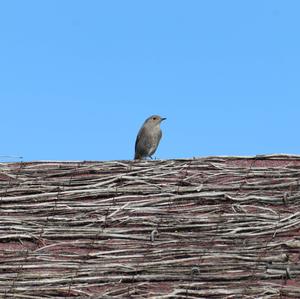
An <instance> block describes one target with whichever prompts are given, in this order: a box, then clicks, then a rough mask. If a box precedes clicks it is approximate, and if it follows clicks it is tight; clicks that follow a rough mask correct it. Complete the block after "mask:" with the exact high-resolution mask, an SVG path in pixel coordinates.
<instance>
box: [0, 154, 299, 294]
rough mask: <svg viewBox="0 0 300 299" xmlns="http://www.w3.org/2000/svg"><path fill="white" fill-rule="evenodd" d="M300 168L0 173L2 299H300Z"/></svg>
mask: <svg viewBox="0 0 300 299" xmlns="http://www.w3.org/2000/svg"><path fill="white" fill-rule="evenodd" d="M299 180H300V156H283V155H278V156H261V157H252V158H250V157H248V158H242V157H207V158H201V159H186V160H164V161H140V162H135V161H109V162H32V163H0V196H1V197H0V205H1V206H0V297H1V298H4V297H5V298H49V297H51V298H52V297H55V298H71V297H75V296H81V297H82V298H84V297H89V296H90V297H93V296H94V298H300V185H299Z"/></svg>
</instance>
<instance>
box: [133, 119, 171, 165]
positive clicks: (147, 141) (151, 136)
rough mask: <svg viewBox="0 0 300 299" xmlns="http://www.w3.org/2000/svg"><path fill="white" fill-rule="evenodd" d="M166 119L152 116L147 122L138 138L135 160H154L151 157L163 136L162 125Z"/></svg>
mask: <svg viewBox="0 0 300 299" xmlns="http://www.w3.org/2000/svg"><path fill="white" fill-rule="evenodd" d="M165 119H166V118H164V117H160V116H159V115H152V116H150V117H148V118H147V119H146V120H145V122H144V124H143V126H142V127H141V128H140V130H139V133H138V135H137V137H136V141H135V155H134V159H143V158H147V157H150V158H151V159H152V157H151V156H152V155H153V154H154V153H155V151H156V149H157V147H158V144H159V141H160V139H161V136H162V133H161V129H160V123H161V122H162V121H163V120H165Z"/></svg>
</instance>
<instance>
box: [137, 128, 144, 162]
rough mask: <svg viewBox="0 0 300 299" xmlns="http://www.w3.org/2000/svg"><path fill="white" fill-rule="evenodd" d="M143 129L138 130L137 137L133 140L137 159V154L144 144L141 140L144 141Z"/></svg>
mask: <svg viewBox="0 0 300 299" xmlns="http://www.w3.org/2000/svg"><path fill="white" fill-rule="evenodd" d="M145 130H146V129H145V127H144V126H143V127H142V128H141V129H140V130H139V132H138V134H137V136H136V140H135V156H136V157H137V153H139V152H141V150H142V149H141V147H142V146H143V144H144V140H143V139H145V133H144V132H145Z"/></svg>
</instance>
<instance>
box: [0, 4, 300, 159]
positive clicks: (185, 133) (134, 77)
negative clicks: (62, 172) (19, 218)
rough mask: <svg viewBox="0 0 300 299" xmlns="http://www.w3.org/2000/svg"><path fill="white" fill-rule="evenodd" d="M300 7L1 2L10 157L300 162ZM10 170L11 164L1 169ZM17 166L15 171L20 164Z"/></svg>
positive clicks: (0, 72) (1, 72) (1, 71)
mask: <svg viewBox="0 0 300 299" xmlns="http://www.w3.org/2000/svg"><path fill="white" fill-rule="evenodd" d="M299 11H300V1H296V0H295V1H292V0H289V1H276V0H270V1H266V0H265V1H264V0H252V1H240V0H236V1H232V0H227V1H224V0H219V1H217V0H212V1H196V0H195V1H190V0H189V1H174V0H172V1H171V0H166V1H130V0H128V1H121V0H120V1H92V0H89V1H74V0H64V1H61V0H59V1H55V0H47V1H32V0H27V1H21V0H19V1H15V0H10V1H1V3H0V37H1V40H0V104H1V106H0V107H1V118H0V125H1V139H0V140H1V141H0V142H1V143H0V145H1V147H0V156H1V155H2V156H3V155H17V156H22V157H23V160H25V161H28V160H115V159H132V157H133V151H134V142H135V138H136V134H137V132H138V130H139V128H140V126H141V125H142V123H143V121H144V119H145V118H147V117H148V116H149V115H151V114H160V115H161V116H163V117H167V120H166V121H165V122H164V123H163V125H162V129H163V134H164V136H163V139H162V141H161V144H160V146H159V148H158V150H157V152H156V153H155V157H156V158H160V159H169V158H182V157H198V156H208V155H256V154H270V153H290V154H300V150H299V149H300V138H299V111H300V38H299V36H300V18H299ZM0 159H1V160H7V159H5V158H3V157H2V158H1V157H0ZM8 160H11V159H8Z"/></svg>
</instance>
